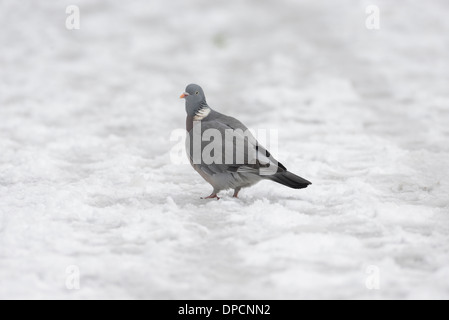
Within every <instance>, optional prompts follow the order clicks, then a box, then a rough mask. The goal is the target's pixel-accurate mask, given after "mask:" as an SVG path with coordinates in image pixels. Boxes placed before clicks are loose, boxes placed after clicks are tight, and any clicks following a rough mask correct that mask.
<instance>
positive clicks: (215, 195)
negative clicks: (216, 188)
mask: <svg viewBox="0 0 449 320" xmlns="http://www.w3.org/2000/svg"><path fill="white" fill-rule="evenodd" d="M201 199H217V200H220V198H219V197H218V196H217V193H215V192H213V193H212V194H211V195H210V196H208V197H206V198H201Z"/></svg>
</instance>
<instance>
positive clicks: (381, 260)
mask: <svg viewBox="0 0 449 320" xmlns="http://www.w3.org/2000/svg"><path fill="white" fill-rule="evenodd" d="M71 4H75V5H78V6H79V8H80V10H81V29H80V30H72V31H69V30H67V29H66V27H65V19H66V17H67V15H66V12H65V11H66V7H67V6H68V5H71ZM371 4H374V5H377V6H379V8H380V22H381V29H380V30H368V29H367V28H366V27H365V19H366V18H367V15H366V13H365V8H366V6H367V5H371ZM448 11H449V3H448V1H446V0H430V1H421V0H404V1H389V0H372V1H360V0H352V1H351V0H339V1H334V0H325V1H316V0H303V1H296V0H277V1H268V0H267V1H260V0H251V1H230V0H226V1H224V0H223V1H206V0H194V1H181V0H173V1H147V0H141V1H129V2H123V1H99V0H98V1H93V0H69V1H67V0H63V1H61V0H51V1H50V0H40V1H32V0H21V1H17V0H1V2H0V21H1V28H0V44H1V49H0V75H1V76H0V298H60V299H80V298H87V299H91V298H114V299H115V298H131V299H134V298H152V299H159V298H169V299H172V298H189V299H205V298H214V299H215V298H223V299H228V298H234V299H239V298H269V299H278V298H284V299H298V298H342V299H346V298H361V299H369V298H387V299H390V298H400V299H412V298H445V299H448V298H449V170H448V168H449V126H448V123H449V90H448V88H449V41H448V39H449V38H448V34H449V19H448V18H447V12H448ZM191 82H196V83H198V84H200V85H202V86H203V87H204V89H205V90H206V94H207V96H208V101H209V104H210V105H211V106H212V107H214V108H215V109H217V110H218V111H221V112H224V113H227V114H229V115H233V116H236V117H238V118H239V119H240V120H242V121H243V122H245V123H246V124H247V125H248V126H250V127H252V128H255V129H257V128H265V129H278V130H279V136H280V144H279V159H280V160H281V161H282V162H283V163H284V164H285V165H286V166H287V167H288V168H289V169H290V170H292V171H293V172H295V173H297V174H300V175H302V176H304V177H305V178H307V179H310V180H311V181H312V182H313V183H314V184H313V186H312V187H310V188H308V189H305V190H301V191H297V190H292V189H288V188H285V187H283V186H281V185H277V184H274V183H269V182H264V183H260V184H259V185H257V186H255V187H253V188H251V189H248V190H244V191H243V192H242V194H241V199H240V200H235V199H232V198H231V197H230V196H231V195H232V193H231V192H229V193H225V194H223V196H224V197H223V199H222V200H220V201H204V200H200V197H201V196H204V195H208V194H209V192H210V191H211V187H210V186H209V185H208V184H207V183H205V182H204V181H203V180H202V179H201V177H200V176H199V175H198V174H197V173H196V172H195V171H194V170H193V169H192V168H191V167H190V166H189V165H177V164H174V163H172V162H171V161H170V150H171V148H172V146H173V142H170V135H171V133H172V131H173V130H175V129H177V128H183V127H184V123H185V111H184V102H183V101H181V100H179V98H178V97H179V94H180V93H182V92H183V90H184V88H185V86H186V85H187V84H188V83H191ZM70 266H72V267H70ZM67 268H68V269H67ZM77 269H78V270H79V275H80V277H79V279H80V289H79V290H69V289H68V288H67V286H66V284H67V283H69V284H70V283H75V282H76V281H75V280H76V270H77ZM74 272H75V273H74ZM68 277H69V278H68ZM73 279H75V280H74V281H75V282H72V280H73ZM377 282H378V284H379V286H380V287H379V288H378V290H369V289H370V288H371V289H373V288H374V289H375V288H377V286H376V284H377ZM367 285H368V286H367ZM69 288H70V286H69Z"/></svg>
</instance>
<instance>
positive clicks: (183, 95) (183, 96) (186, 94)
mask: <svg viewBox="0 0 449 320" xmlns="http://www.w3.org/2000/svg"><path fill="white" fill-rule="evenodd" d="M188 96H189V94H188V93H187V92H184V93H183V94H181V96H180V97H179V98H180V99H184V98H185V97H188Z"/></svg>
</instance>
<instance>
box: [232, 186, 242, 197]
mask: <svg viewBox="0 0 449 320" xmlns="http://www.w3.org/2000/svg"><path fill="white" fill-rule="evenodd" d="M240 190H242V188H235V190H234V195H233V197H234V198H238V197H239V192H240Z"/></svg>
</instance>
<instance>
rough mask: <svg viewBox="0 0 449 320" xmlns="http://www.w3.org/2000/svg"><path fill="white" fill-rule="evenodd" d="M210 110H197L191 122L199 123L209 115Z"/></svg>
mask: <svg viewBox="0 0 449 320" xmlns="http://www.w3.org/2000/svg"><path fill="white" fill-rule="evenodd" d="M210 111H211V109H210V108H207V107H206V108H201V109H200V110H198V111H197V112H196V114H195V116H194V117H193V121H201V120H203V119H204V118H206V117H207V116H208V115H209V113H210Z"/></svg>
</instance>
